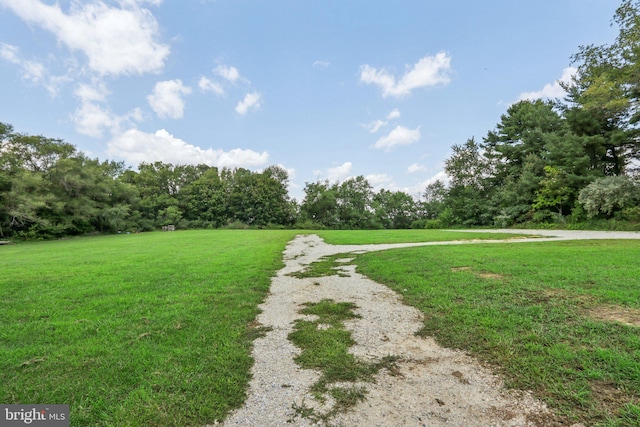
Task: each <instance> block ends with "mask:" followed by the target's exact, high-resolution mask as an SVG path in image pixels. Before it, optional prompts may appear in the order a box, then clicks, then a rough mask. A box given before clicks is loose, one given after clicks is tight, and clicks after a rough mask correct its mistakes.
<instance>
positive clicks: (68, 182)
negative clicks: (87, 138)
mask: <svg viewBox="0 0 640 427" xmlns="http://www.w3.org/2000/svg"><path fill="white" fill-rule="evenodd" d="M288 180H289V177H288V174H287V171H286V170H285V169H283V168H282V167H279V166H269V167H267V168H265V169H264V170H262V171H260V172H254V171H250V170H247V169H244V168H236V169H228V168H223V169H219V168H217V167H211V166H207V165H204V164H201V165H173V164H170V163H163V162H154V163H141V164H140V165H138V168H137V170H132V169H130V168H127V167H126V166H125V165H124V163H121V162H114V161H100V160H99V159H91V158H88V157H87V156H86V155H85V154H84V153H82V152H80V151H78V150H77V149H76V148H75V147H74V146H73V145H71V144H69V143H66V142H64V141H61V140H58V139H52V138H47V137H44V136H34V135H26V134H23V133H18V132H15V131H14V129H13V128H12V126H11V125H8V124H5V123H0V236H2V237H5V238H7V237H18V238H25V239H38V238H56V237H62V236H68V235H80V234H87V233H95V232H98V233H107V232H118V231H121V232H123V231H125V232H126V231H129V232H130V231H148V230H154V229H159V228H161V227H163V226H165V225H170V224H171V225H175V226H176V227H177V228H183V229H184V228H221V227H228V228H244V227H256V228H281V227H298V228H340V229H366V228H409V227H411V226H414V227H415V226H423V224H420V222H419V220H420V219H421V218H425V217H426V216H428V215H430V214H429V212H431V210H430V209H431V208H429V204H428V203H423V202H420V201H416V200H414V199H413V198H412V197H411V196H409V195H408V194H406V193H404V192H401V191H396V192H393V191H388V190H384V189H383V190H380V191H379V192H374V191H373V188H372V186H371V184H370V183H369V182H368V181H367V180H366V179H365V178H364V177H362V176H358V177H355V178H351V179H348V180H346V181H344V182H342V183H329V182H328V181H326V182H320V181H319V182H315V183H307V184H306V186H305V189H304V191H305V197H304V200H302V202H301V203H298V202H297V201H296V200H294V199H291V197H290V196H289V194H288ZM431 216H432V217H435V214H431ZM416 224H417V225H416Z"/></svg>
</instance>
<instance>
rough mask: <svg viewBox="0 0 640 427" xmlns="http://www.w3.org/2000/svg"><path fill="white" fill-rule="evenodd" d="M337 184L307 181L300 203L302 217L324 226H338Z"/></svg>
mask: <svg viewBox="0 0 640 427" xmlns="http://www.w3.org/2000/svg"><path fill="white" fill-rule="evenodd" d="M336 187H337V185H331V184H330V183H329V181H318V182H307V183H305V186H304V194H305V196H304V199H303V200H302V203H301V205H300V212H301V214H302V217H303V219H307V220H310V221H312V222H314V223H317V224H321V225H323V226H325V227H329V228H334V227H337V226H338V223H339V220H338V202H337V195H336Z"/></svg>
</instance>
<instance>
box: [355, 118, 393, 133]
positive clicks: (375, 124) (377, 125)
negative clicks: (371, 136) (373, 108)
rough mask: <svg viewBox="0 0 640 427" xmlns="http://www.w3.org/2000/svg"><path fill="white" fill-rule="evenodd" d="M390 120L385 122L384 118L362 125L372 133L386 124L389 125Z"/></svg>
mask: <svg viewBox="0 0 640 427" xmlns="http://www.w3.org/2000/svg"><path fill="white" fill-rule="evenodd" d="M388 124H389V122H384V121H382V120H375V121H373V122H370V123H367V124H366V125H362V127H364V128H365V129H366V130H368V131H369V132H370V133H376V132H378V131H379V130H380V129H381V128H383V127H384V126H386V125H388Z"/></svg>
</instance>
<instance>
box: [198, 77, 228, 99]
mask: <svg viewBox="0 0 640 427" xmlns="http://www.w3.org/2000/svg"><path fill="white" fill-rule="evenodd" d="M198 87H199V88H200V90H202V91H203V92H213V93H215V94H216V95H224V88H223V87H222V85H220V83H216V82H212V81H211V80H209V79H208V78H206V77H204V76H203V77H200V81H199V82H198Z"/></svg>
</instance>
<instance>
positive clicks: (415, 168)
mask: <svg viewBox="0 0 640 427" xmlns="http://www.w3.org/2000/svg"><path fill="white" fill-rule="evenodd" d="M426 170H427V168H426V167H425V166H424V165H419V164H417V163H413V164H411V165H409V167H408V168H407V173H416V172H422V171H426Z"/></svg>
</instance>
